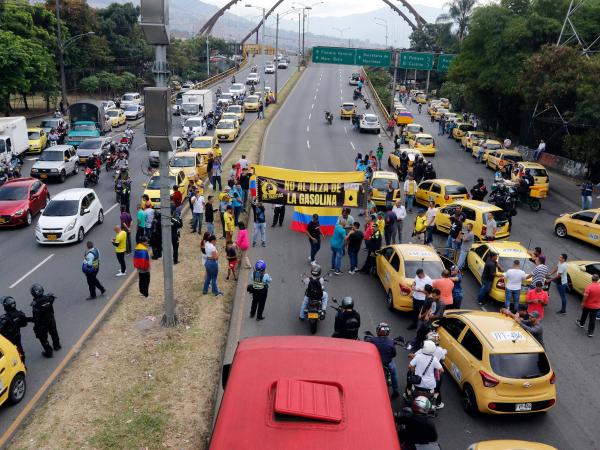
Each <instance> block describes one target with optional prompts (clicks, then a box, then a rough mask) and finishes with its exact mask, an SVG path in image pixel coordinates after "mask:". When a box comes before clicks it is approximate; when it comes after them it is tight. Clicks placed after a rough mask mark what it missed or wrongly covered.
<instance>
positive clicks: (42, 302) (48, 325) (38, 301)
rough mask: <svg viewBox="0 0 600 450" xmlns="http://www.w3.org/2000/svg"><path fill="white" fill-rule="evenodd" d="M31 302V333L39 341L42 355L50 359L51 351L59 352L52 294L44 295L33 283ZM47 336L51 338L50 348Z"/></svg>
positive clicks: (38, 285) (38, 286)
mask: <svg viewBox="0 0 600 450" xmlns="http://www.w3.org/2000/svg"><path fill="white" fill-rule="evenodd" d="M30 292H31V295H32V296H33V301H32V302H31V311H32V316H33V318H32V322H33V332H34V333H35V337H36V338H38V339H39V341H40V344H42V347H43V349H44V351H43V352H42V355H44V356H45V357H46V358H51V357H52V353H53V350H60V349H61V346H60V338H59V337H58V331H57V330H56V320H55V319H54V300H56V297H55V295H54V294H45V293H44V288H43V287H42V286H41V285H40V284H38V283H35V284H33V285H32V286H31V289H30ZM48 334H49V335H50V337H51V338H52V346H50V344H49V343H48Z"/></svg>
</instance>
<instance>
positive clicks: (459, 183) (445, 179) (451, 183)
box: [429, 178, 464, 186]
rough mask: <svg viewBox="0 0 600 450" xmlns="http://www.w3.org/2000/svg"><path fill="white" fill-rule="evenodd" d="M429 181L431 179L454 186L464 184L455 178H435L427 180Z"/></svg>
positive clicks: (444, 184)
mask: <svg viewBox="0 0 600 450" xmlns="http://www.w3.org/2000/svg"><path fill="white" fill-rule="evenodd" d="M429 181H433V182H435V183H438V184H441V185H443V186H448V185H451V186H455V185H459V186H464V184H463V183H461V182H460V181H456V180H451V179H450V178H435V179H433V180H429Z"/></svg>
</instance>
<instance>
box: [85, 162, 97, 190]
mask: <svg viewBox="0 0 600 450" xmlns="http://www.w3.org/2000/svg"><path fill="white" fill-rule="evenodd" d="M98 181H100V179H99V177H98V174H97V173H96V171H95V170H94V169H92V168H90V167H86V168H85V172H84V178H83V187H86V188H89V187H90V186H96V185H97V184H98Z"/></svg>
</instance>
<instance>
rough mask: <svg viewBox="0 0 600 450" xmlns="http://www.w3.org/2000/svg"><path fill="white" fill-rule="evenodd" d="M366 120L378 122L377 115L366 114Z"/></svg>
mask: <svg viewBox="0 0 600 450" xmlns="http://www.w3.org/2000/svg"><path fill="white" fill-rule="evenodd" d="M365 122H369V123H375V122H377V117H375V116H365Z"/></svg>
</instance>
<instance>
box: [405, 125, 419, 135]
mask: <svg viewBox="0 0 600 450" xmlns="http://www.w3.org/2000/svg"><path fill="white" fill-rule="evenodd" d="M406 129H407V130H408V131H410V132H411V133H419V132H420V131H421V126H420V125H409V126H407V127H406Z"/></svg>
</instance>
